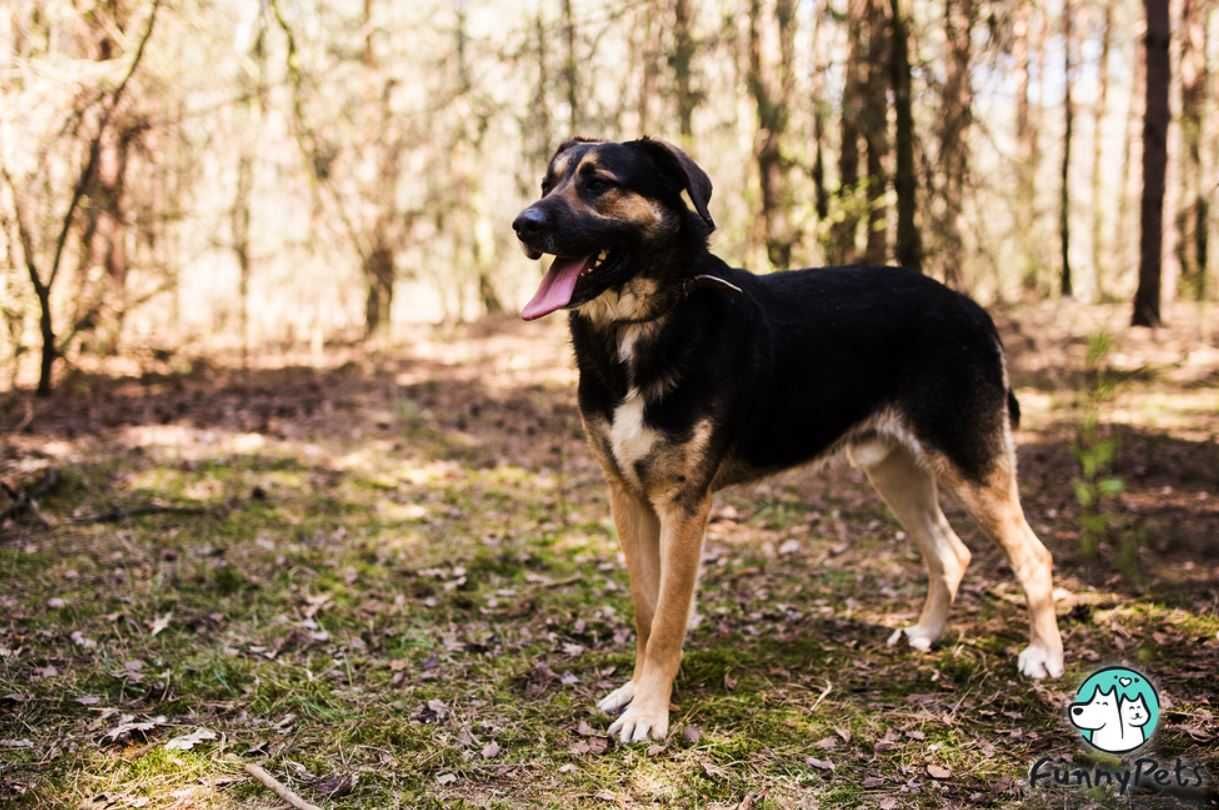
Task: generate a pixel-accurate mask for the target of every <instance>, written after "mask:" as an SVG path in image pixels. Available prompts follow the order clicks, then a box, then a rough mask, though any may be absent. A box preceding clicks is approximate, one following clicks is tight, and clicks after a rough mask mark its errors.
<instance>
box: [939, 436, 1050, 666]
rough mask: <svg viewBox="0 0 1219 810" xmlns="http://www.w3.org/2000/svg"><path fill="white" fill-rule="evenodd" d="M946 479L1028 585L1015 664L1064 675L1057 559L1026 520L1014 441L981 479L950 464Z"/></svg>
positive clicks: (1025, 591) (1025, 584) (1024, 583)
mask: <svg viewBox="0 0 1219 810" xmlns="http://www.w3.org/2000/svg"><path fill="white" fill-rule="evenodd" d="M942 480H944V482H945V483H946V484H947V485H948V486H950V487H951V488H952V491H953V492H954V493H955V494H956V495H957V496H958V497H959V498H960V499H961V501H962V502H963V503H964V504H965V507H966V509H968V510H969V512H970V514H972V515H973V518H974V520H976V521H977V522H978V525H979V526H981V527H982V530H983V531H985V532H986V533H987V534H989V535H990V536H991V537H993V538H994V539H995V541H996V542H998V543H999V545H1000V546H1002V547H1003V551H1004V552H1006V554H1007V560H1008V563H1009V564H1010V565H1011V567H1012V571H1014V572H1015V574H1016V579H1017V580H1018V581H1019V582H1020V585H1021V587H1022V588H1023V589H1024V597H1025V600H1026V602H1027V603H1028V610H1029V645H1028V647H1026V648H1025V649H1024V650H1023V651H1022V652H1021V653H1020V656H1019V658H1018V659H1017V666H1018V667H1019V668H1020V671H1021V672H1022V673H1023V674H1025V675H1027V676H1029V677H1030V678H1044V677H1046V676H1049V677H1051V678H1057V677H1058V676H1060V675H1062V637H1061V636H1060V635H1059V633H1058V619H1057V617H1056V616H1055V615H1054V579H1053V558H1052V557H1051V556H1050V552H1049V550H1048V549H1047V548H1046V547H1045V546H1044V545H1042V543H1041V541H1040V540H1038V539H1037V535H1035V534H1034V533H1033V530H1032V528H1031V527H1030V526H1029V524H1028V521H1027V520H1025V517H1024V509H1023V508H1022V507H1021V505H1020V494H1019V489H1018V486H1017V484H1016V457H1015V453H1014V451H1013V450H1012V449H1011V445H1010V440H1009V441H1008V442H1007V449H1005V450H1004V452H1003V454H1002V455H1001V457H1000V458H999V459H998V460H997V461H996V463H995V465H994V468H993V469H992V470H991V471H990V473H989V474H988V475H986V476H985V478H983V479H982V480H980V481H978V480H975V479H973V478H970V477H969V476H966V475H963V474H961V473H960V472H959V471H957V470H955V469H953V468H952V467H951V465H949V468H948V469H947V470H945V475H944V476H943V478H942Z"/></svg>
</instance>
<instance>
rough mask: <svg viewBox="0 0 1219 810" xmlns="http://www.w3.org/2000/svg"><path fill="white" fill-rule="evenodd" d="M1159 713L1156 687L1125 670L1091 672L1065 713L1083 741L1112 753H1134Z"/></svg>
mask: <svg viewBox="0 0 1219 810" xmlns="http://www.w3.org/2000/svg"><path fill="white" fill-rule="evenodd" d="M1159 714H1160V701H1159V695H1157V694H1156V691H1155V687H1153V686H1152V685H1151V683H1150V682H1149V681H1148V680H1147V679H1146V677H1145V676H1143V675H1142V674H1141V673H1139V672H1137V671H1135V670H1132V669H1127V668H1125V667H1109V668H1106V669H1102V670H1100V671H1099V672H1095V673H1093V674H1092V675H1091V676H1090V677H1089V678H1088V679H1087V680H1086V681H1084V683H1083V685H1082V686H1080V688H1079V691H1078V692H1077V693H1076V695H1075V702H1074V703H1072V704H1071V706H1070V709H1069V710H1068V711H1067V717H1068V718H1070V720H1071V725H1073V726H1075V727H1076V728H1077V729H1079V730H1080V733H1081V734H1082V736H1083V738H1084V739H1085V740H1087V741H1088V742H1089V743H1090V744H1091V745H1092V746H1093V747H1095V748H1099V749H1100V750H1102V751H1108V752H1109V753H1111V754H1121V753H1125V752H1127V751H1133V750H1134V749H1136V748H1138V747H1139V746H1140V745H1142V744H1143V743H1145V742H1147V740H1148V739H1150V737H1151V734H1152V733H1153V732H1154V731H1155V727H1156V724H1157V723H1158V722H1159Z"/></svg>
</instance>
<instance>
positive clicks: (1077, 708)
mask: <svg viewBox="0 0 1219 810" xmlns="http://www.w3.org/2000/svg"><path fill="white" fill-rule="evenodd" d="M1117 700H1118V696H1117V690H1116V689H1110V690H1109V691H1108V692H1102V691H1101V688H1100V687H1099V686H1098V687H1096V691H1095V692H1093V693H1092V699H1091V700H1089V701H1088V702H1087V703H1072V704H1071V715H1070V717H1071V724H1072V725H1074V726H1075V727H1076V728H1081V729H1085V730H1087V729H1092V730H1095V729H1099V728H1104V727H1105V726H1107V725H1110V724H1113V725H1117V724H1118V723H1119V722H1121V719H1120V715H1119V714H1118V708H1117Z"/></svg>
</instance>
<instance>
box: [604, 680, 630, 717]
mask: <svg viewBox="0 0 1219 810" xmlns="http://www.w3.org/2000/svg"><path fill="white" fill-rule="evenodd" d="M633 697H635V682H634V681H627V682H626V683H624V684H622V686H619V687H618V688H617V689H615V690H614V691H613V692H610V693H609V694H608V695H606V696H605V697H603V698H601V700H599V701H597V708H598V709H600V710H601V711H603V712H605V713H606V714H613V713H614V712H616V711H618V710H619V709H621V708H622V707H623V706H625V705H626V704H628V703H630V702H631V698H633Z"/></svg>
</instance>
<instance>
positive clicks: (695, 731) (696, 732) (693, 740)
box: [681, 725, 703, 745]
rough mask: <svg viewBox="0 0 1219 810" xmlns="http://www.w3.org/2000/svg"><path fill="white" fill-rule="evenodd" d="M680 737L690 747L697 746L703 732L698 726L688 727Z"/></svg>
mask: <svg viewBox="0 0 1219 810" xmlns="http://www.w3.org/2000/svg"><path fill="white" fill-rule="evenodd" d="M681 736H682V739H684V740H685V741H686V742H688V743H690V745H698V741H699V740H701V739H702V738H703V730H702V729H701V728H699V727H698V726H695V725H689V726H686V728H685V730H684V731H682V733H681Z"/></svg>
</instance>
